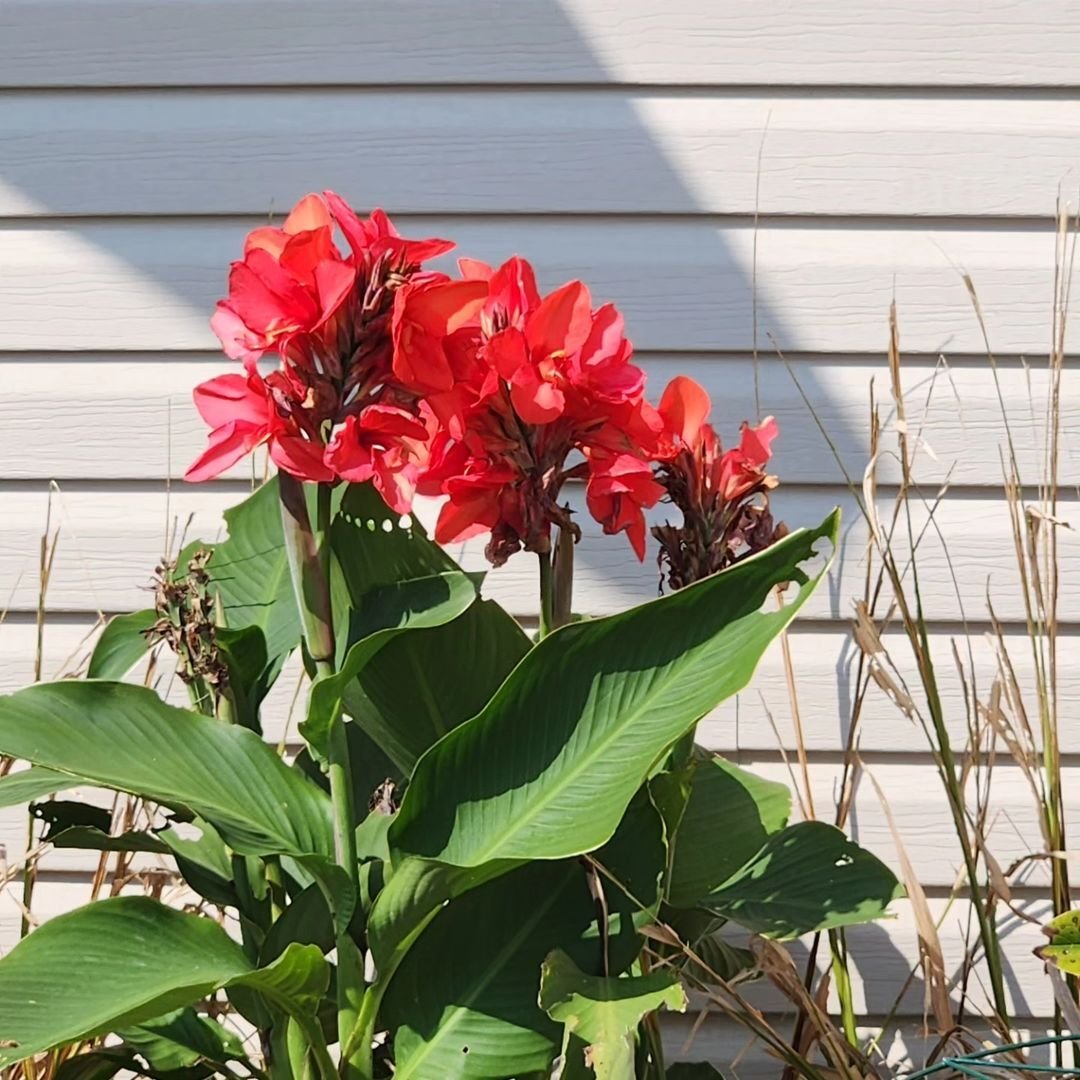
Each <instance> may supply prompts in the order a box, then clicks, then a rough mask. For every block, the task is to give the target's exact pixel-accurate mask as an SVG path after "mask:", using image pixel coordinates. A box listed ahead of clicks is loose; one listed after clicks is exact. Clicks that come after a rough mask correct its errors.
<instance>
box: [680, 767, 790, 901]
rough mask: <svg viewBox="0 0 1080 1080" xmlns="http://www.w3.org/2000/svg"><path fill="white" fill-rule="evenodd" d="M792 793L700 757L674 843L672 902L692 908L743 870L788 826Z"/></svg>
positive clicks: (779, 786)
mask: <svg viewBox="0 0 1080 1080" xmlns="http://www.w3.org/2000/svg"><path fill="white" fill-rule="evenodd" d="M790 813H791V792H790V791H788V789H787V787H786V786H785V785H784V784H778V783H775V782H774V781H772V780H762V779H761V778H760V777H758V776H755V775H754V774H753V773H752V772H749V771H748V770H746V769H741V768H739V766H738V765H733V764H732V763H731V762H730V761H725V760H724V758H722V757H712V756H710V757H707V758H702V757H698V758H696V759H695V761H694V762H693V765H692V767H691V770H690V796H689V799H688V800H687V804H686V809H685V811H684V812H683V815H682V819H681V821H680V823H679V826H678V828H677V829H676V830H675V836H674V838H673V839H672V841H671V846H672V853H671V874H670V879H669V882H668V895H667V899H668V903H670V904H672V905H674V906H675V907H692V906H693V905H695V904H696V903H697V902H698V901H699V900H700V899H701V898H702V897H703V896H706V895H707V894H708V893H710V892H711V891H712V890H713V889H715V888H716V887H717V886H718V885H721V884H723V883H724V882H725V881H727V880H728V878H730V877H731V876H732V875H733V874H735V873H736V872H737V871H739V870H741V869H742V867H743V866H744V865H745V864H746V863H747V862H749V861H750V859H752V858H753V857H754V856H755V855H756V854H757V853H758V852H759V851H760V850H761V848H762V846H763V845H764V843H765V841H766V840H767V839H768V838H769V837H770V836H771V835H772V834H773V833H775V832H778V831H779V830H780V829H782V828H783V827H784V825H786V824H787V819H788V815H789V814H790Z"/></svg>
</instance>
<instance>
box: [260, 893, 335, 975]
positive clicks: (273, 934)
mask: <svg viewBox="0 0 1080 1080" xmlns="http://www.w3.org/2000/svg"><path fill="white" fill-rule="evenodd" d="M292 942H299V943H300V944H301V945H317V946H318V947H319V949H320V951H321V952H324V953H326V952H329V951H330V950H331V949H332V948H333V947H334V922H333V919H332V918H331V916H330V908H329V906H328V905H327V903H326V897H325V896H324V895H323V892H322V890H321V889H320V888H319V886H318V885H309V886H308V887H307V888H306V889H304V890H302V891H301V892H300V893H299V895H297V896H295V897H294V898H293V900H292V901H291V903H290V904H289V905H288V907H286V908H285V910H284V911H283V912H282V913H281V915H280V916H279V917H278V918H277V919H276V920H275V921H274V923H273V924H272V925H271V927H270V929H269V930H268V931H267V932H266V938H265V940H264V941H263V944H262V948H261V949H260V950H259V962H260V963H262V964H266V963H269V962H270V961H272V960H276V959H277V958H278V957H279V956H280V955H281V954H282V953H283V952H284V951H285V949H286V948H287V947H288V946H289V945H290V944H291V943H292Z"/></svg>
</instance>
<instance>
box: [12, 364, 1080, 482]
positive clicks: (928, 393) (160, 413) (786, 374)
mask: <svg viewBox="0 0 1080 1080" xmlns="http://www.w3.org/2000/svg"><path fill="white" fill-rule="evenodd" d="M638 362H639V363H640V364H641V365H642V366H643V367H644V368H645V370H646V372H647V373H648V376H649V392H650V396H651V397H652V398H653V400H654V401H656V400H659V397H660V394H661V392H662V390H663V387H664V386H665V385H666V384H667V382H668V380H669V379H671V378H672V377H674V376H675V375H677V374H680V373H681V374H686V375H690V376H692V377H693V378H695V379H697V380H698V381H699V382H700V383H701V384H702V385H703V386H704V387H705V388H706V389H707V390H708V391H709V393H710V395H711V397H712V399H713V401H714V403H715V409H714V411H715V414H716V422H717V425H718V427H719V429H720V435H721V438H722V439H723V440H724V441H725V442H733V441H734V440H735V439H737V438H738V430H739V424H740V423H741V422H742V421H743V420H744V419H747V420H753V418H754V416H755V404H754V381H755V365H754V362H753V359H752V358H751V357H719V356H714V357H699V356H692V355H691V356H683V357H680V356H657V355H652V354H642V355H641V356H639V357H638ZM235 370H238V368H237V366H236V365H233V364H232V363H231V362H230V361H229V360H227V359H225V358H224V357H220V356H206V357H200V358H192V359H171V360H166V359H164V358H162V357H154V356H152V355H147V356H133V357H131V358H127V357H124V356H116V355H113V356H97V357H95V356H92V355H87V356H79V357H78V358H72V357H70V356H57V357H48V358H38V357H34V358H30V357H18V358H16V357H11V356H9V357H4V356H3V355H0V385H3V386H4V387H6V390H5V393H4V394H3V395H2V396H0V477H2V478H4V479H9V480H10V479H20V480H22V479H26V480H38V479H50V478H54V477H59V478H69V479H71V478H85V479H117V480H150V479H165V478H167V477H170V476H172V477H177V476H181V475H183V472H184V470H185V469H186V468H187V466H188V465H189V464H191V462H192V461H194V460H195V458H196V456H197V455H198V454H199V453H201V451H202V449H203V446H204V444H205V439H206V427H205V425H204V424H203V422H202V420H201V419H200V418H199V416H198V414H197V413H196V412H195V409H194V407H193V406H192V403H191V391H192V388H193V387H194V386H196V385H197V384H198V383H199V382H201V381H203V380H205V379H210V378H213V377H214V376H216V375H219V374H221V373H223V372H228V371H235ZM793 374H794V377H793ZM796 378H797V379H798V381H799V384H801V385H802V386H803V388H804V390H805V391H806V393H807V395H808V397H809V398H810V400H811V403H812V405H813V409H814V411H815V412H816V413H817V416H818V419H819V420H820V422H821V423H822V425H823V426H824V427H825V429H826V430H827V431H828V433H829V437H830V438H831V439H832V441H833V443H834V445H835V446H836V448H837V450H838V451H839V453H840V456H841V459H842V462H843V466H844V468H845V469H846V470H847V472H848V475H850V476H852V477H855V478H857V479H861V477H862V474H863V470H864V469H865V467H866V462H867V460H868V459H869V456H870V446H869V402H870V391H871V384H872V383H873V384H874V385H875V389H876V397H877V399H878V400H879V401H880V402H881V403H882V415H883V419H884V421H885V426H886V430H889V429H890V428H891V425H892V417H891V411H890V410H889V409H888V407H887V406H888V398H887V392H888V386H889V375H888V368H887V365H886V363H885V361H884V359H882V360H880V361H877V362H873V361H865V360H859V361H852V360H843V359H841V360H833V359H828V358H822V359H821V360H813V361H798V362H795V363H793V365H792V369H791V370H790V371H789V369H788V368H787V367H785V366H784V364H783V363H781V362H780V361H779V360H778V359H777V358H776V356H775V355H774V354H772V353H770V352H767V351H766V352H763V354H762V356H761V357H760V359H759V362H758V364H757V382H758V396H759V399H760V402H761V409H762V412H763V413H765V414H771V415H773V416H775V417H776V419H777V421H778V423H779V425H780V439H779V441H778V442H777V443H776V444H775V450H776V457H775V458H774V462H773V465H772V468H773V471H775V472H776V474H777V475H778V476H780V477H781V479H782V480H783V481H784V482H786V483H800V484H808V483H813V484H818V483H833V482H837V481H841V480H842V479H843V473H842V472H841V469H840V467H839V466H838V465H837V462H836V459H835V458H834V456H833V452H832V450H830V448H829V446H828V444H827V443H826V442H825V439H824V438H823V437H822V434H821V431H820V430H819V428H818V426H817V422H816V421H815V419H814V416H813V415H812V413H811V411H810V409H808V408H807V406H806V404H805V403H804V401H803V398H802V397H801V395H800V393H799V388H798V385H797V384H796V381H795V379H796ZM903 378H904V386H905V395H906V407H907V413H908V423H909V426H910V428H911V429H912V430H916V429H918V430H920V431H921V435H922V440H923V443H922V445H921V448H920V451H919V452H918V454H917V457H916V463H917V467H916V471H917V475H918V477H919V479H920V480H921V481H922V482H923V483H926V484H933V483H938V482H942V481H944V480H945V479H946V477H948V478H949V480H950V482H951V483H953V484H960V485H978V486H988V487H999V486H1000V485H1001V483H1002V478H1003V472H1002V464H1001V458H1000V456H999V452H1000V451H1001V450H1002V449H1003V448H1004V447H1005V446H1006V427H1005V423H1004V421H1003V418H1002V405H1001V401H1000V400H999V398H998V391H997V388H996V386H995V383H994V379H993V376H992V374H991V371H990V368H989V365H988V364H980V365H975V366H966V365H965V366H959V367H956V368H950V369H947V370H946V369H940V370H939V369H937V366H936V365H935V363H934V362H932V361H925V362H923V361H915V360H912V361H909V362H907V363H906V366H905V369H904V376H903ZM999 381H1000V386H1001V397H1002V399H1003V400H1004V402H1005V410H1006V416H1007V417H1008V421H1009V428H1010V430H1011V432H1012V436H1013V439H1014V441H1015V444H1016V448H1017V458H1018V462H1019V465H1020V474H1021V476H1022V477H1023V478H1024V479H1025V480H1026V481H1027V482H1028V483H1033V482H1035V481H1037V480H1038V479H1039V478H1040V477H1041V474H1042V468H1043V443H1044V441H1045V440H1044V436H1043V432H1044V429H1045V421H1044V416H1045V404H1046V398H1047V383H1048V379H1047V377H1046V373H1045V371H1039V370H1030V369H1025V368H1023V367H1020V366H1012V367H1002V368H1000V369H999ZM1078 391H1080V372H1078V371H1075V370H1072V369H1070V370H1067V371H1065V372H1064V373H1063V378H1062V423H1063V427H1064V429H1065V431H1066V432H1069V431H1071V430H1074V429H1077V428H1078V427H1080V393H1078ZM105 417H107V422H103V418H105ZM49 427H53V428H55V429H57V430H63V432H64V438H63V439H57V440H48V439H47V440H42V439H41V437H40V434H41V432H42V431H43V430H47V429H48V428H49ZM72 446H78V447H79V455H78V460H77V461H76V460H74V459H73V457H72V450H71V448H72ZM257 469H258V471H260V473H261V469H262V466H261V465H259V466H258V467H257ZM878 473H879V477H880V479H881V480H882V481H883V482H894V481H897V480H898V479H899V474H900V467H899V464H898V463H897V462H896V460H895V459H894V458H893V457H891V456H887V457H883V458H882V459H881V460H880V462H879V470H878ZM230 475H232V476H235V477H241V478H242V477H250V475H251V464H250V463H249V462H243V463H241V464H240V465H237V466H236V467H235V468H234V469H233V470H232V472H231V473H230ZM1060 477H1061V482H1062V484H1063V485H1068V484H1070V483H1075V482H1077V481H1080V460H1078V457H1077V451H1076V448H1074V447H1073V445H1072V440H1071V439H1069V438H1068V437H1066V439H1065V440H1064V445H1063V447H1062V461H1061V471H1060Z"/></svg>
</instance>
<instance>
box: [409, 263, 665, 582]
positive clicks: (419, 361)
mask: <svg viewBox="0 0 1080 1080" xmlns="http://www.w3.org/2000/svg"><path fill="white" fill-rule="evenodd" d="M461 272H462V279H461V280H457V281H430V280H429V281H416V282H413V283H410V284H409V285H408V286H407V287H405V288H404V289H402V290H401V291H400V292H399V293H398V296H397V300H396V304H395V309H394V331H393V333H394V346H395V348H394V374H395V376H396V377H397V378H398V379H399V380H400V381H401V382H402V383H403V384H404V385H406V386H408V387H410V388H411V389H413V390H415V391H416V392H417V393H421V394H423V395H425V398H426V401H427V403H428V404H429V405H430V407H431V409H432V411H433V413H434V415H435V417H436V418H437V420H438V423H439V428H438V431H437V433H436V435H435V438H434V440H433V443H432V456H431V462H430V464H429V466H428V468H427V470H426V472H425V473H424V475H423V476H422V478H421V481H420V490H421V491H424V492H426V493H430V494H436V493H438V494H444V495H446V496H447V497H448V498H447V502H446V504H445V505H444V507H443V510H442V513H441V514H440V517H439V521H438V525H437V527H436V531H435V535H436V538H437V539H438V540H439V541H440V542H443V543H446V542H449V541H452V540H460V539H464V538H466V537H469V536H474V535H477V534H479V533H483V532H489V531H490V532H491V534H492V537H491V542H490V543H489V545H488V548H487V555H488V558H489V559H490V560H491V562H492V563H494V564H495V565H496V566H498V565H501V564H502V563H503V562H505V561H506V559H507V558H509V556H510V555H512V554H513V553H514V552H515V551H518V550H520V549H522V548H524V549H525V550H527V551H535V552H541V553H543V552H547V551H549V550H550V547H551V527H552V525H559V526H561V527H563V528H567V529H569V530H571V531H572V532H575V533H576V532H577V528H576V526H575V525H574V524H573V522H572V520H571V517H570V510H569V508H568V507H565V506H560V505H559V496H560V493H561V491H562V487H563V484H564V483H565V482H566V480H568V479H570V478H572V477H575V478H587V480H588V486H587V489H586V491H587V503H588V507H589V511H590V512H591V513H592V514H593V516H594V517H596V519H597V520H598V521H599V522H600V523H601V524H602V525H603V527H604V531H605V532H608V533H615V532H622V531H625V532H626V533H627V534H628V535H629V537H630V541H631V543H632V544H633V546H634V550H635V551H636V552H637V553H638V555H639V557H642V558H643V557H644V551H645V519H644V515H643V514H642V507H648V506H652V505H653V504H654V503H656V501H657V500H658V499H659V498H660V496H661V495H662V494H663V491H662V489H661V488H660V486H659V485H658V484H657V483H656V482H655V481H654V480H653V478H652V470H651V467H650V464H649V459H650V456H651V453H652V451H653V449H654V448H655V446H656V445H657V438H658V436H659V434H660V429H661V425H660V422H659V416H658V415H657V414H656V412H655V410H653V409H652V408H651V407H650V406H649V405H648V404H647V403H646V401H645V399H644V388H645V376H644V373H643V372H642V371H641V370H640V369H639V368H637V367H634V366H633V365H632V364H631V363H630V362H629V360H630V355H631V352H632V349H631V346H630V342H629V341H627V339H626V337H625V335H624V333H623V322H622V316H620V315H619V313H618V312H617V311H616V310H615V308H614V307H612V306H611V305H610V304H608V305H604V306H603V307H600V308H598V309H596V310H593V307H592V301H591V299H590V297H589V291H588V289H587V288H586V287H585V286H584V285H583V284H582V283H581V282H580V281H572V282H570V283H568V284H566V285H563V286H562V287H561V288H559V289H556V290H555V291H554V292H553V293H550V294H549V295H548V296H545V297H541V295H540V292H539V290H538V289H537V286H536V279H535V276H534V274H533V270H532V267H531V266H530V265H529V264H528V263H527V262H525V260H523V259H520V258H513V259H510V260H509V261H508V262H506V263H504V264H503V265H502V266H500V267H499V268H498V269H492V268H491V267H490V266H487V265H485V264H483V263H479V262H474V261H470V260H462V262H461Z"/></svg>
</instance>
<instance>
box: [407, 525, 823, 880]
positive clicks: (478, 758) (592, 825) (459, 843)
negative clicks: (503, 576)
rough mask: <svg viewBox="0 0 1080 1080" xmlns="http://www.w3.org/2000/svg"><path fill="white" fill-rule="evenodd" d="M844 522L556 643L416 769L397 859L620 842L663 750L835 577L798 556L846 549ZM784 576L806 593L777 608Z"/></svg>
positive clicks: (559, 850) (575, 627)
mask: <svg viewBox="0 0 1080 1080" xmlns="http://www.w3.org/2000/svg"><path fill="white" fill-rule="evenodd" d="M838 523H839V516H838V513H836V512H834V513H833V514H832V515H830V517H829V518H828V519H827V520H826V521H825V522H824V524H823V525H822V526H821V527H819V528H818V529H815V530H813V531H809V532H807V531H801V532H796V533H793V534H792V535H790V536H788V537H786V538H785V539H784V540H782V541H780V543H778V544H775V545H774V546H772V547H770V548H768V549H766V550H765V551H763V552H761V553H760V554H758V555H755V556H753V557H751V558H748V559H745V560H744V561H742V562H739V563H736V564H735V565H734V566H732V567H731V568H730V569H728V570H725V571H724V572H722V573H720V574H717V575H715V576H713V577H711V578H707V579H705V580H703V581H700V582H698V583H696V584H695V585H691V586H690V587H689V588H686V589H683V590H681V591H680V592H677V593H675V594H674V595H671V596H667V597H664V598H662V599H659V600H654V601H652V602H651V603H648V604H644V605H642V606H640V607H637V608H634V609H632V610H630V611H627V612H624V613H622V614H619V615H614V616H611V617H609V618H604V619H595V620H591V621H589V622H584V623H575V624H572V625H570V626H565V627H563V628H562V629H560V630H558V631H556V632H555V633H553V634H551V635H550V636H549V637H547V638H545V639H544V640H543V641H542V642H541V643H540V644H539V645H538V646H537V647H536V648H535V649H533V650H532V651H531V652H530V653H529V654H528V655H527V656H526V657H525V658H524V660H522V662H521V663H520V664H519V665H518V666H517V667H516V668H515V669H514V671H513V673H512V674H511V676H510V678H508V679H507V681H506V682H505V683H503V685H502V687H501V688H500V689H499V691H498V692H497V693H496V695H495V696H494V697H493V698H492V700H491V702H490V703H489V704H488V705H487V707H486V708H485V709H484V710H483V712H481V713H480V714H479V715H478V716H477V717H475V718H474V719H473V720H470V721H469V722H468V723H465V724H463V725H461V726H460V727H458V728H456V729H455V730H454V731H452V732H450V734H449V735H447V736H446V737H445V738H443V739H441V740H440V741H439V742H438V743H436V744H435V745H434V746H433V747H432V748H431V749H430V750H429V751H428V752H427V753H426V754H425V755H424V756H423V757H422V758H421V759H420V761H419V762H418V763H417V766H416V770H415V772H414V774H413V778H412V782H411V783H410V785H409V790H408V791H407V792H406V795H405V799H404V802H403V804H402V807H401V810H400V812H399V814H398V817H397V820H396V821H395V823H394V827H393V829H392V830H391V843H392V845H393V846H394V847H395V848H396V850H397V852H398V853H399V857H400V856H401V855H415V856H420V857H424V858H431V859H438V860H440V861H443V862H447V863H451V864H454V865H457V866H479V865H481V864H483V863H486V862H488V861H491V860H517V859H536V858H542V859H555V858H560V857H565V856H570V855H577V854H580V853H582V852H587V851H591V850H594V849H595V848H597V847H599V846H600V845H601V844H603V843H604V842H605V841H607V840H608V839H609V838H610V837H611V835H612V833H613V832H614V831H615V827H616V826H617V825H618V823H619V819H620V818H621V817H622V813H623V811H624V810H625V808H626V806H627V804H628V803H629V801H630V799H631V797H632V796H633V794H634V792H635V791H636V790H637V789H638V787H640V785H641V784H642V782H643V781H644V780H645V778H646V776H647V775H648V773H649V771H650V770H651V769H652V768H653V767H654V765H655V764H656V763H657V762H658V761H659V760H660V758H661V756H662V755H663V753H664V751H665V750H666V749H667V748H668V747H669V746H670V745H671V744H672V743H673V742H674V741H675V740H676V739H678V738H679V737H680V736H681V735H682V734H683V733H684V732H686V731H687V730H689V729H690V728H691V727H692V726H693V724H694V723H695V722H696V721H697V720H698V718H699V717H700V716H702V715H703V714H704V713H706V712H708V711H709V709H711V708H713V707H714V706H715V705H717V704H718V703H719V702H720V701H722V700H723V699H724V698H726V697H728V696H730V695H731V694H734V693H736V692H737V691H739V690H741V689H742V688H743V687H744V686H745V685H746V684H747V682H748V681H749V680H750V678H751V676H752V674H753V671H754V667H755V665H756V664H757V662H758V660H759V659H760V657H761V655H762V653H763V652H764V651H765V649H766V647H767V646H768V644H769V642H770V641H772V639H773V638H774V637H776V635H777V634H779V633H780V632H781V631H782V630H783V629H784V628H785V627H786V626H787V624H788V623H789V622H790V621H791V620H792V619H793V618H794V616H795V614H796V613H797V611H798V610H799V608H800V607H801V606H802V604H803V603H804V602H805V601H806V599H807V597H808V596H809V595H810V593H811V592H812V591H813V589H814V587H815V586H816V584H817V582H818V581H819V580H820V578H821V576H822V575H823V574H824V572H825V567H824V566H820V567H819V569H818V571H817V573H816V574H815V576H814V577H813V578H810V577H808V576H807V574H806V573H805V572H804V571H803V569H802V568H801V566H800V564H802V563H804V562H806V561H808V560H810V559H813V558H815V557H816V555H817V552H816V548H817V546H818V545H819V542H820V541H828V543H829V545H830V546H831V548H833V549H835V539H836V531H837V528H838ZM819 562H824V560H820V559H819ZM785 581H790V582H795V583H797V584H798V589H797V592H796V595H795V596H794V598H793V599H792V600H791V601H790V602H789V603H787V604H786V605H785V606H784V607H783V608H782V609H780V610H777V609H776V608H775V606H774V601H773V599H772V593H773V589H774V588H775V586H776V585H777V584H779V583H781V582H785Z"/></svg>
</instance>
